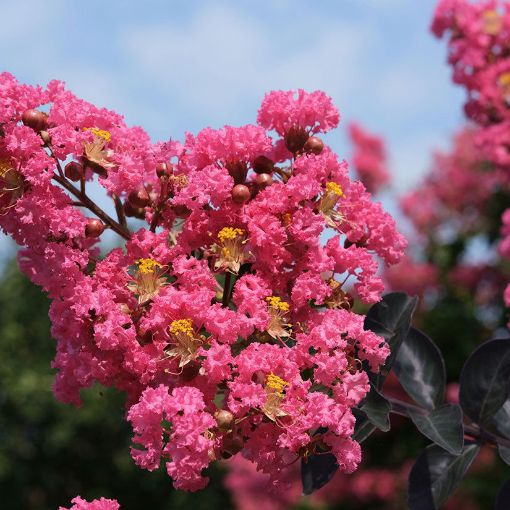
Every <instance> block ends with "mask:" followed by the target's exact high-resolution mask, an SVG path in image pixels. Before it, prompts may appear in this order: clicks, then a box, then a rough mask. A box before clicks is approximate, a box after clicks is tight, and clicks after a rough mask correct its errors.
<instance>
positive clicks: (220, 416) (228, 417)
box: [214, 409, 234, 430]
mask: <svg viewBox="0 0 510 510" xmlns="http://www.w3.org/2000/svg"><path fill="white" fill-rule="evenodd" d="M214 419H215V420H216V423H217V424H218V427H219V428H220V429H221V430H229V429H231V428H232V424H233V423H234V415H233V414H232V413H231V412H230V411H227V410H226V409H220V410H219V411H216V412H215V413H214Z"/></svg>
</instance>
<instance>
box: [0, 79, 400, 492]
mask: <svg viewBox="0 0 510 510" xmlns="http://www.w3.org/2000/svg"><path fill="white" fill-rule="evenodd" d="M41 105H46V108H47V113H42V110H41V108H42V106H41ZM34 112H35V113H34ZM338 122H339V114H338V111H337V110H336V109H335V107H334V106H333V104H332V103H331V100H330V98H329V97H328V96H326V95H325V94H324V93H322V92H318V91H317V92H313V93H307V92H304V91H302V90H300V91H297V93H296V92H293V91H289V92H283V91H276V92H271V93H269V94H267V95H266V97H265V98H264V101H263V103H262V106H261V108H260V111H259V114H258V119H257V124H253V125H247V126H242V127H231V126H225V127H224V128H222V129H218V130H213V129H210V128H207V129H204V130H202V131H201V132H199V133H198V134H197V135H191V134H187V135H186V138H185V140H184V142H183V143H180V142H177V141H170V142H166V143H155V144H154V143H152V142H151V141H150V140H149V138H148V136H147V134H146V133H145V132H144V131H143V130H142V129H141V128H130V127H128V126H126V125H125V124H124V122H123V120H122V117H120V116H119V115H117V114H116V113H114V112H111V111H108V110H104V109H98V108H96V107H95V106H93V105H91V104H89V103H86V102H85V101H82V100H80V99H78V98H76V97H75V96H74V95H73V94H71V93H70V92H69V91H67V90H65V88H64V87H63V85H62V84H61V83H59V82H51V83H50V84H49V85H48V86H47V88H46V89H42V88H39V87H28V86H24V85H21V84H19V83H18V82H17V81H16V80H15V79H14V78H13V77H12V76H10V75H8V74H2V75H0V125H1V126H2V134H1V137H0V161H2V162H5V163H3V164H2V167H1V168H2V174H1V179H2V180H1V181H0V182H1V185H2V190H3V191H2V197H1V198H2V204H3V200H7V201H8V202H7V203H8V206H6V207H3V209H2V212H3V215H1V216H0V227H1V228H2V230H3V231H4V232H6V233H7V234H9V235H11V236H12V237H13V238H14V239H15V240H16V241H17V242H18V243H19V244H20V245H21V246H22V250H20V252H19V253H20V254H19V262H20V267H21V268H22V270H23V271H24V272H25V273H26V274H27V275H28V276H29V277H30V278H31V279H32V280H33V281H34V282H35V283H37V284H38V285H40V286H41V287H42V288H43V289H44V290H45V291H46V292H47V293H48V294H49V296H50V298H51V299H52V305H51V309H50V318H51V320H52V335H53V337H54V338H55V339H56V340H57V353H56V357H55V360H54V362H53V366H54V367H55V368H56V369H57V376H56V381H55V384H54V391H55V394H56V396H57V398H59V399H60V400H62V401H64V402H69V403H72V404H75V405H79V404H80V390H81V389H82V388H85V387H88V386H90V385H92V384H94V383H96V382H98V383H100V384H103V385H105V386H113V387H116V388H118V389H119V390H120V391H123V392H125V393H126V396H127V405H128V411H127V419H128V420H129V422H130V423H131V425H132V427H133V431H134V438H133V443H134V444H133V448H132V450H131V454H132V457H133V459H134V460H135V462H136V463H137V465H139V466H140V467H142V468H144V469H149V470H152V469H156V468H157V467H158V466H159V465H160V463H161V462H164V463H165V464H166V468H167V471H168V473H169V475H170V476H171V477H172V479H173V480H174V484H175V486H176V487H178V488H182V489H187V490H197V489H200V488H202V487H204V485H205V484H206V479H205V478H204V477H203V476H202V471H203V470H204V468H206V467H207V466H208V465H209V464H210V463H211V462H213V461H214V460H216V459H221V458H225V457H230V456H233V455H236V454H238V453H241V454H242V455H243V456H244V457H245V458H246V459H249V460H250V461H252V462H253V463H255V464H256V465H257V467H258V469H260V470H261V471H263V472H265V473H267V474H268V475H269V479H270V483H271V485H272V486H273V487H278V486H281V485H282V484H284V480H285V476H284V473H285V470H286V467H287V466H288V465H289V464H292V463H293V462H294V461H296V460H297V459H299V458H300V457H303V456H306V455H308V453H309V452H310V451H313V449H314V445H316V444H319V443H320V445H321V449H322V450H323V451H331V452H332V453H333V454H334V455H335V456H336V459H337V462H338V465H339V466H340V469H341V470H342V471H344V472H347V473H350V472H352V471H354V470H355V469H356V468H357V466H358V463H359V462H360V459H361V451H360V446H359V444H358V443H357V442H356V441H354V440H353V439H352V435H353V430H354V423H355V419H354V416H353V414H352V411H351V410H352V408H353V407H354V406H356V405H357V404H358V403H359V402H360V401H361V400H362V399H363V398H364V396H365V394H366V393H367V391H368V390H369V383H368V376H367V373H366V370H367V369H370V370H372V371H374V372H377V371H378V370H379V367H380V366H381V365H382V364H383V363H384V361H385V359H386V357H387V355H388V352H389V350H388V346H387V345H386V344H385V342H384V340H383V339H382V338H381V337H379V336H377V335H375V334H374V333H373V332H371V331H367V330H365V329H364V327H363V322H364V317H363V316H362V315H360V314H357V313H355V312H354V310H353V304H354V302H355V301H356V300H359V301H361V302H364V303H374V302H376V301H378V300H379V299H380V297H381V293H382V291H383V285H382V281H381V279H380V278H379V276H378V264H379V261H384V262H386V263H387V264H394V263H396V262H398V260H399V259H400V258H401V257H402V254H403V250H404V248H405V241H404V239H403V237H402V236H401V235H400V234H399V233H398V232H397V230H396V228H395V223H394V221H393V220H392V218H391V217H390V216H389V215H388V214H387V213H385V212H384V211H383V210H382V207H381V205H380V204H378V203H374V202H373V201H372V200H371V196H370V194H369V193H368V192H367V191H366V189H365V188H364V186H363V184H362V183H360V182H353V181H351V180H350V179H349V176H348V166H347V163H346V162H345V161H340V160H339V159H338V158H337V156H336V155H335V154H334V153H333V151H332V150H331V149H330V148H329V147H327V146H326V145H325V144H324V143H323V142H322V140H320V138H319V137H318V135H319V134H320V133H322V132H325V131H328V130H329V129H332V128H334V127H336V126H337V124H338ZM44 133H45V134H44ZM65 162H66V163H67V164H66V165H64V163H65ZM92 180H97V181H98V182H99V184H100V185H101V186H102V187H103V188H104V189H105V191H106V194H107V196H108V199H109V200H111V201H112V202H113V206H114V208H115V211H116V217H112V216H111V215H109V214H108V213H107V212H106V211H105V210H104V209H103V208H102V207H101V206H100V204H98V203H95V202H94V201H93V200H92V199H91V198H90V196H89V194H88V193H87V187H88V185H89V183H90V181H92ZM132 217H134V218H139V219H141V220H142V223H141V222H140V221H138V222H135V221H133V220H132V219H131V218H132ZM143 222H145V223H143ZM105 229H110V230H113V231H114V232H116V233H117V234H118V235H119V236H120V237H121V239H123V240H125V246H123V247H122V248H115V249H111V250H110V251H108V252H107V253H106V254H105V255H103V256H101V254H100V253H101V252H100V250H99V247H100V244H99V243H100V241H101V237H102V233H103V231H104V230H105ZM323 234H324V235H323ZM324 239H328V240H327V242H325V241H324ZM376 256H377V257H378V258H376ZM353 360H355V362H354V361H353ZM361 361H363V362H364V363H363V365H362V364H361ZM317 430H320V431H321V432H320V434H319V436H320V437H318V434H317ZM306 452H308V453H306Z"/></svg>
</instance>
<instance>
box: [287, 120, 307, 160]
mask: <svg viewBox="0 0 510 510" xmlns="http://www.w3.org/2000/svg"><path fill="white" fill-rule="evenodd" d="M307 140H308V133H307V132H306V131H305V130H304V129H303V128H301V127H299V126H293V127H291V128H290V129H289V130H288V131H287V133H286V134H285V145H286V147H287V149H289V151H290V152H292V154H295V153H296V152H299V151H300V150H301V149H302V148H303V147H304V145H305V143H306V141H307Z"/></svg>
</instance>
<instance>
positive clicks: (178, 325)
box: [169, 319, 193, 337]
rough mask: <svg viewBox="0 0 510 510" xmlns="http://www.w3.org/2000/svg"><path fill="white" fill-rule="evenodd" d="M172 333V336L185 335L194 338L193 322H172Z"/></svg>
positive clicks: (188, 320)
mask: <svg viewBox="0 0 510 510" xmlns="http://www.w3.org/2000/svg"><path fill="white" fill-rule="evenodd" d="M169 329H170V333H172V335H178V334H179V333H183V334H184V335H186V336H189V337H192V336H193V321H192V320H191V319H179V320H175V321H172V323H171V324H170V328H169Z"/></svg>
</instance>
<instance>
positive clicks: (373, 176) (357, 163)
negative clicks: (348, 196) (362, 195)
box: [349, 122, 390, 193]
mask: <svg viewBox="0 0 510 510" xmlns="http://www.w3.org/2000/svg"><path fill="white" fill-rule="evenodd" d="M349 136H350V138H351V142H352V144H353V146H354V154H353V158H352V165H353V167H354V169H355V171H356V174H357V175H358V177H359V179H360V180H361V182H362V183H363V184H364V185H365V187H366V188H367V190H368V191H370V193H377V192H378V191H380V190H381V188H383V187H384V186H385V185H387V184H388V183H389V181H390V174H389V172H388V169H387V167H386V159H387V156H386V150H385V147H384V141H383V139H382V138H380V137H379V136H376V135H373V134H371V133H369V132H367V131H366V130H365V129H364V128H363V127H362V126H360V125H359V124H356V123H354V122H353V123H351V124H350V125H349Z"/></svg>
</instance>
